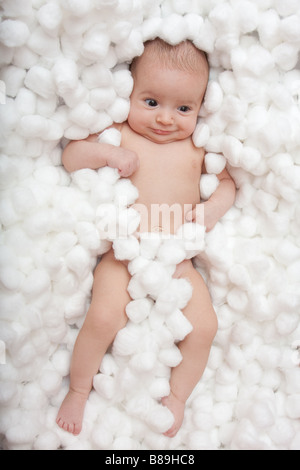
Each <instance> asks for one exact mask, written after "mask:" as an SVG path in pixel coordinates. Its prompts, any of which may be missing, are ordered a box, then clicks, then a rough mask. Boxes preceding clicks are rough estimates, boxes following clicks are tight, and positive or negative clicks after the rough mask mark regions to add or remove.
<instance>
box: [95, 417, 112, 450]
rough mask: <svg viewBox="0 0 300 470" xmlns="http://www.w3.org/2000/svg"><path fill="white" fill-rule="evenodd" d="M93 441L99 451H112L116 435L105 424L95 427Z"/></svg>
mask: <svg viewBox="0 0 300 470" xmlns="http://www.w3.org/2000/svg"><path fill="white" fill-rule="evenodd" d="M91 439H92V442H93V444H94V445H95V446H96V447H97V449H103V450H106V449H110V448H111V446H112V444H113V442H114V435H113V433H112V431H111V430H110V429H109V428H108V426H106V424H105V423H101V424H96V425H95V426H93V430H92V434H91Z"/></svg>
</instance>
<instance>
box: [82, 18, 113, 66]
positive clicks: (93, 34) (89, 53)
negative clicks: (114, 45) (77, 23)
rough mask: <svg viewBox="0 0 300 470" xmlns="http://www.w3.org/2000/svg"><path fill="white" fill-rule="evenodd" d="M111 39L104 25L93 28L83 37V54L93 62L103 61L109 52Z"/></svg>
mask: <svg viewBox="0 0 300 470" xmlns="http://www.w3.org/2000/svg"><path fill="white" fill-rule="evenodd" d="M109 46H110V38H109V35H108V34H107V32H106V31H103V26H102V25H99V26H98V25H96V26H92V27H91V28H90V29H89V30H88V32H87V33H86V34H85V35H84V37H83V42H82V48H81V53H82V55H83V56H84V57H86V58H87V59H91V60H99V61H101V60H103V59H104V58H105V57H106V56H107V54H108V51H109Z"/></svg>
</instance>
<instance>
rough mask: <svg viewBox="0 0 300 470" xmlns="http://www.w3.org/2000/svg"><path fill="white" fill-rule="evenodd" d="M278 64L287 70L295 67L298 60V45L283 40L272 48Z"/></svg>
mask: <svg viewBox="0 0 300 470" xmlns="http://www.w3.org/2000/svg"><path fill="white" fill-rule="evenodd" d="M272 55H273V57H274V60H275V62H276V64H277V65H278V66H279V67H281V68H282V70H284V71H285V72H287V71H289V70H292V69H293V68H295V66H296V65H297V62H298V47H297V46H296V45H295V44H289V43H286V42H282V43H281V44H279V45H278V46H276V47H275V48H274V49H273V50H272Z"/></svg>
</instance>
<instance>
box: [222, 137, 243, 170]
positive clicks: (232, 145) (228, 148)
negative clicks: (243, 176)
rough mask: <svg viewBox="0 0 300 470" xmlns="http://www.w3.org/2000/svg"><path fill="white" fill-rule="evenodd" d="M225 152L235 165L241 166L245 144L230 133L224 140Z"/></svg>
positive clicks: (230, 161)
mask: <svg viewBox="0 0 300 470" xmlns="http://www.w3.org/2000/svg"><path fill="white" fill-rule="evenodd" d="M222 150H223V154H224V156H225V158H226V159H227V160H228V161H229V163H230V165H232V166H233V167H238V166H240V162H241V156H242V151H243V144H242V143H241V142H240V141H239V140H238V139H236V138H235V137H232V136H230V135H228V136H226V137H225V138H224V141H223V148H222Z"/></svg>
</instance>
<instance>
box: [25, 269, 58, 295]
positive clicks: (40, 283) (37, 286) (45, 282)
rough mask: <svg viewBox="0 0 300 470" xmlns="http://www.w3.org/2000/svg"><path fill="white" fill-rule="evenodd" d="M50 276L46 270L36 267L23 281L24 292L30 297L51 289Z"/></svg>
mask: <svg viewBox="0 0 300 470" xmlns="http://www.w3.org/2000/svg"><path fill="white" fill-rule="evenodd" d="M50 284H51V282H50V277H49V275H48V273H47V272H46V271H45V270H42V269H34V270H32V271H31V273H30V274H29V275H28V276H27V277H26V279H25V281H24V283H23V287H22V290H23V293H24V294H25V295H26V296H27V297H29V298H35V297H37V296H38V295H41V294H43V293H45V292H48V290H49V289H50Z"/></svg>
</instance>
